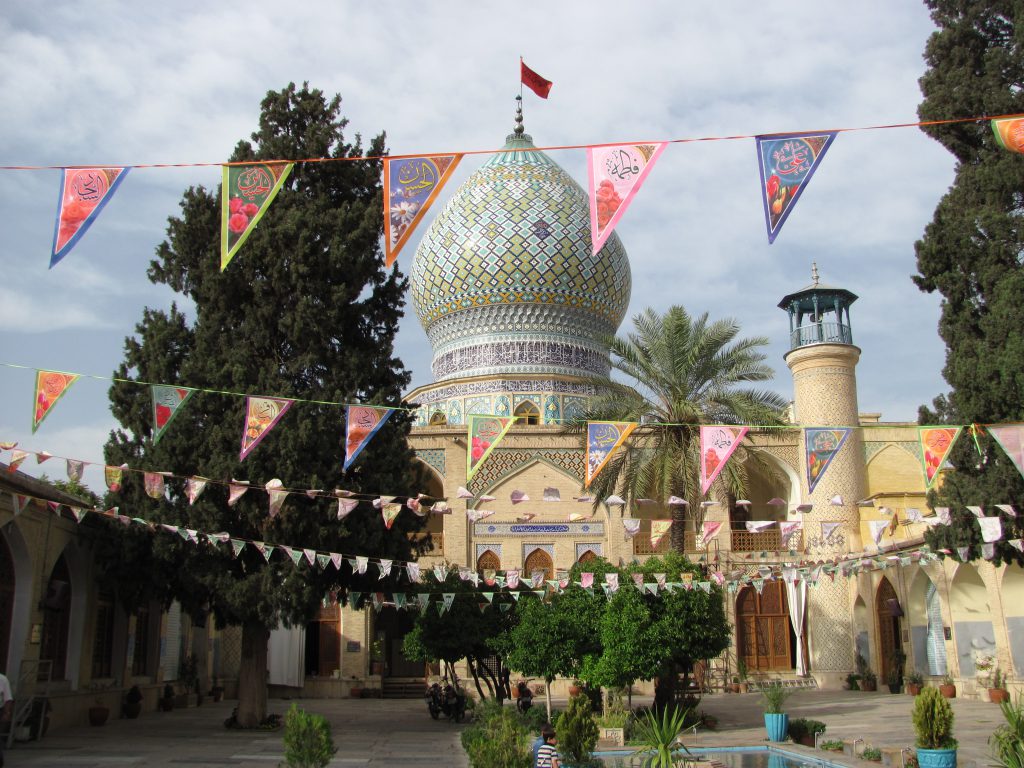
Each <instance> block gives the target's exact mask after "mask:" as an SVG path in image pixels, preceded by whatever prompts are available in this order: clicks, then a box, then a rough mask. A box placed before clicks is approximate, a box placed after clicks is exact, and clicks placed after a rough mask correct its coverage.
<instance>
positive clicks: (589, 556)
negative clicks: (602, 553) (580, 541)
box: [576, 549, 597, 565]
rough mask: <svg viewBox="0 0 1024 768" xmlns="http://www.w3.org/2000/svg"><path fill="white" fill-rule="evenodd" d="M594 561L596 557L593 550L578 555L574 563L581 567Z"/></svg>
mask: <svg viewBox="0 0 1024 768" xmlns="http://www.w3.org/2000/svg"><path fill="white" fill-rule="evenodd" d="M594 560H597V555H596V554H594V550H592V549H588V550H587V551H586V552H584V553H583V554H582V555H580V559H579V560H577V561H576V562H577V563H579V564H580V565H583V564H584V563H591V562H593V561H594Z"/></svg>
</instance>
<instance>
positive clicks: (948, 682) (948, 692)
mask: <svg viewBox="0 0 1024 768" xmlns="http://www.w3.org/2000/svg"><path fill="white" fill-rule="evenodd" d="M939 693H941V694H942V695H943V696H945V697H946V698H947V699H955V698H956V685H954V684H953V678H952V677H950V676H949V675H944V676H943V678H942V683H941V684H940V685H939Z"/></svg>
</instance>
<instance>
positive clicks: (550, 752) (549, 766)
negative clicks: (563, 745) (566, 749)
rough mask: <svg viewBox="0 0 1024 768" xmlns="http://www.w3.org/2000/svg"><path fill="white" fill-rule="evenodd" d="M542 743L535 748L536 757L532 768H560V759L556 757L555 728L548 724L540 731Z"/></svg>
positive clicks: (556, 741)
mask: <svg viewBox="0 0 1024 768" xmlns="http://www.w3.org/2000/svg"><path fill="white" fill-rule="evenodd" d="M541 736H542V737H543V738H544V743H543V744H541V746H540V749H538V750H537V759H536V761H534V768H561V766H562V761H561V760H559V759H558V747H557V746H556V745H557V744H558V739H557V738H556V736H555V729H554V728H552V727H551V726H550V725H549V726H547V727H546V728H545V729H544V730H543V731H541Z"/></svg>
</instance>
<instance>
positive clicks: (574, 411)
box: [562, 395, 590, 419]
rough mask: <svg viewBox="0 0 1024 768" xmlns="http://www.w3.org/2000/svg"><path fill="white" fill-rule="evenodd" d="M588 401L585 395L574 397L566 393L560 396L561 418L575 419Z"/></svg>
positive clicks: (581, 412)
mask: <svg viewBox="0 0 1024 768" xmlns="http://www.w3.org/2000/svg"><path fill="white" fill-rule="evenodd" d="M589 402H590V401H589V400H588V399H587V398H585V397H575V396H573V395H566V396H565V397H563V398H562V418H563V419H575V418H577V417H579V416H582V415H583V413H584V412H585V411H586V410H587V405H588V403H589Z"/></svg>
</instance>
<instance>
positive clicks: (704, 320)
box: [570, 306, 786, 552]
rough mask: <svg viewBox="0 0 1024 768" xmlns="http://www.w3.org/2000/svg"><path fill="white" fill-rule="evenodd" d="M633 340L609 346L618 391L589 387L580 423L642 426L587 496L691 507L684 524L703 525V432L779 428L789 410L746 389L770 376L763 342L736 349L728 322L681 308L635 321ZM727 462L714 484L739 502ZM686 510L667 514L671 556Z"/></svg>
mask: <svg viewBox="0 0 1024 768" xmlns="http://www.w3.org/2000/svg"><path fill="white" fill-rule="evenodd" d="M633 325H634V331H633V332H632V333H630V334H628V335H627V336H626V337H624V338H622V337H616V338H613V339H611V340H610V342H609V343H610V349H611V363H612V369H613V371H614V372H618V373H619V374H621V375H622V378H624V379H625V381H617V380H615V379H612V380H601V379H598V380H595V381H594V383H595V385H597V386H598V387H599V395H598V396H597V397H596V398H594V400H593V401H592V403H591V407H590V409H589V410H588V412H587V413H585V414H584V415H583V416H581V418H580V420H579V421H578V422H576V423H575V424H574V425H572V426H571V427H570V429H573V430H580V429H583V423H584V422H586V421H633V422H644V423H645V426H642V427H640V428H639V429H638V430H637V432H635V433H634V434H636V435H637V438H636V439H635V440H632V441H630V443H628V444H627V445H625V446H623V448H621V449H620V450H619V451H618V452H617V453H616V454H615V455H614V456H612V458H611V460H610V461H609V462H608V464H607V465H606V466H605V468H604V469H603V470H602V471H601V473H600V474H599V475H598V476H597V478H596V479H595V481H594V482H593V484H592V485H591V490H592V491H593V492H594V493H595V494H596V496H597V498H599V499H600V498H606V497H607V496H609V495H611V494H612V493H616V492H619V493H622V492H624V493H625V495H626V500H627V501H631V500H634V499H638V498H655V499H668V498H669V497H670V496H677V497H679V498H681V499H686V500H687V501H688V502H689V509H690V510H691V513H690V515H689V517H690V518H691V519H692V520H693V521H694V523H695V524H696V525H699V524H700V522H701V515H702V512H701V507H700V503H699V502H700V501H701V498H702V496H701V492H700V469H699V468H700V455H699V454H700V425H701V424H764V425H767V424H779V423H781V422H782V411H783V409H784V408H785V406H786V401H785V400H784V399H783V398H782V397H780V396H779V395H777V394H775V393H773V392H768V391H765V390H759V389H753V388H746V387H743V386H742V385H744V384H746V383H752V382H759V381H768V380H770V379H771V378H772V375H773V372H772V369H771V368H770V367H768V366H767V365H765V364H764V359H765V355H764V353H763V352H761V351H760V348H761V347H764V346H765V345H767V343H768V340H767V339H766V338H764V337H755V338H750V339H737V337H738V335H739V332H740V328H739V325H738V324H737V323H736V321H735V320H731V319H725V320H716V321H714V322H712V321H710V320H709V319H708V315H707V313H705V314H703V315H701V316H700V317H697V318H694V317H692V316H691V315H690V314H689V313H688V312H687V311H686V310H685V309H684V308H683V307H680V306H674V307H671V308H670V309H669V310H668V311H667V312H666V313H665V314H664V315H659V314H657V313H656V312H655V311H654V310H652V309H648V310H646V311H645V312H643V313H641V314H639V315H637V316H636V317H634V318H633ZM737 458H738V459H740V460H733V461H730V462H729V463H728V464H727V465H726V468H725V470H724V471H723V472H722V474H721V475H719V478H720V480H719V482H721V483H723V484H724V488H726V489H727V490H729V491H730V492H732V493H734V494H736V495H738V496H742V495H743V493H744V489H745V486H746V471H745V469H744V462H743V460H742V459H743V458H745V457H744V452H743V450H742V449H740V451H739V452H738V454H737ZM687 517H688V515H687V512H686V508H685V507H683V506H682V505H679V506H673V508H672V519H673V525H672V548H673V549H674V550H675V551H677V552H682V551H683V550H684V542H685V538H684V537H685V531H686V522H687Z"/></svg>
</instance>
